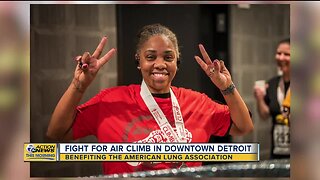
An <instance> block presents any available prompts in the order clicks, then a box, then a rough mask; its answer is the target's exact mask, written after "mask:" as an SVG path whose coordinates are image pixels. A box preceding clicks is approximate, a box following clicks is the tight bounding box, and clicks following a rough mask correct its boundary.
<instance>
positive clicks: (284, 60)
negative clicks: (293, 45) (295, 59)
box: [275, 43, 290, 73]
mask: <svg viewBox="0 0 320 180" xmlns="http://www.w3.org/2000/svg"><path fill="white" fill-rule="evenodd" d="M275 58H276V60H277V64H278V67H279V68H280V69H281V71H282V72H283V73H289V71H290V44H288V43H281V44H279V46H278V48H277V52H276V56H275Z"/></svg>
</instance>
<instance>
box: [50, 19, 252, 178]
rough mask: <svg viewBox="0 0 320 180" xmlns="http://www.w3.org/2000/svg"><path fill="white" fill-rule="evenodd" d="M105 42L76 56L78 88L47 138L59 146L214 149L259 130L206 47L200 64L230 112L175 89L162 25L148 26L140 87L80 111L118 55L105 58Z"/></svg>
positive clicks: (140, 53) (142, 166)
mask: <svg viewBox="0 0 320 180" xmlns="http://www.w3.org/2000/svg"><path fill="white" fill-rule="evenodd" d="M106 42H107V38H106V37H103V38H102V40H101V42H100V44H99V45H98V47H97V49H96V50H95V52H94V53H93V54H92V55H90V54H89V53H88V52H85V53H84V54H83V55H82V56H78V57H77V58H76V59H77V61H78V66H77V67H76V70H75V73H74V78H73V80H72V83H71V84H70V86H69V87H68V89H67V90H66V92H65V93H64V95H63V96H62V98H61V99H60V101H59V102H58V104H57V106H56V108H55V110H54V112H53V114H52V117H51V120H50V123H49V127H48V131H47V136H48V137H49V138H51V139H55V140H60V141H69V140H75V139H78V138H81V137H85V136H88V135H94V136H96V137H97V139H98V141H99V142H103V143H108V142H113V143H115V142H138V143H164V142H168V143H170V142H187V143H189V142H203V143H205V142H208V140H209V138H210V135H216V136H224V135H225V134H227V133H230V134H231V135H244V134H247V133H249V132H251V131H252V130H253V123H252V120H251V117H250V114H249V110H248V109H247V106H246V105H245V103H244V101H243V100H242V98H241V96H240V94H239V92H238V91H237V89H236V88H235V85H234V84H233V82H232V80H231V76H230V73H229V71H228V70H227V68H226V67H225V65H224V63H223V61H219V60H214V61H212V60H211V59H210V57H209V56H208V54H207V52H206V50H205V48H204V47H203V45H201V44H200V45H199V48H200V51H201V54H202V57H203V59H204V61H203V60H202V58H200V57H199V56H195V60H196V61H197V62H198V63H199V65H200V66H201V68H202V69H203V71H204V72H205V73H206V74H207V75H208V76H209V78H210V79H211V81H212V82H213V84H215V85H216V86H217V87H218V88H219V89H220V90H221V92H222V93H223V95H224V98H225V99H226V102H227V105H221V104H218V103H216V102H214V101H213V100H211V99H210V98H209V97H207V96H206V95H205V94H202V93H199V92H195V91H192V90H190V89H184V88H178V87H174V86H171V82H172V80H173V78H174V77H175V75H176V72H177V70H178V67H179V63H180V60H179V56H180V52H179V46H178V40H177V38H176V35H175V34H174V33H173V32H172V31H171V30H169V29H168V28H167V27H165V26H163V25H160V24H151V25H147V26H144V27H143V28H142V29H141V30H140V32H139V33H138V43H137V51H136V55H135V59H136V61H137V64H138V66H137V68H138V70H139V71H141V75H142V78H143V80H142V83H141V85H135V84H132V85H129V86H119V87H113V88H108V89H104V90H102V91H101V92H100V93H99V94H98V95H96V96H95V97H93V98H92V99H90V100H89V101H88V102H86V103H84V104H82V105H78V103H79V102H80V100H81V98H82V96H83V94H84V92H85V90H86V88H87V87H88V86H89V85H90V83H91V82H92V81H93V79H94V77H95V76H96V74H97V72H98V70H99V69H100V68H101V67H102V66H103V65H104V64H105V63H106V62H108V61H109V60H110V59H111V58H112V56H113V55H114V54H115V53H116V50H115V49H114V48H113V49H111V50H110V51H109V52H108V53H106V54H105V55H104V56H103V57H101V58H99V57H100V55H101V52H102V50H103V48H104V46H105V44H106ZM182 165H183V166H188V167H191V166H200V165H201V162H186V163H180V162H179V163H178V162H154V163H150V162H148V163H146V162H103V171H104V174H113V173H129V172H135V171H146V170H158V169H166V168H179V167H181V166H182Z"/></svg>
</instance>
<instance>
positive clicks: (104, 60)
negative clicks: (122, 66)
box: [99, 48, 117, 67]
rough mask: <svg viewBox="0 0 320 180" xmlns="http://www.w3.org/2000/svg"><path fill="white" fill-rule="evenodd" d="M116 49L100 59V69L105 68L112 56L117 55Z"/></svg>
mask: <svg viewBox="0 0 320 180" xmlns="http://www.w3.org/2000/svg"><path fill="white" fill-rule="evenodd" d="M116 51H117V50H116V49H115V48H112V49H111V50H110V51H109V52H107V54H105V55H104V56H103V57H102V58H100V59H99V67H101V66H103V65H104V64H105V63H106V62H108V61H109V60H110V59H111V58H112V56H113V55H114V54H115V53H116Z"/></svg>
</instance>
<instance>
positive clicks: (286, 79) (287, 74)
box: [282, 73, 290, 82]
mask: <svg viewBox="0 0 320 180" xmlns="http://www.w3.org/2000/svg"><path fill="white" fill-rule="evenodd" d="M282 77H283V80H284V81H285V82H289V81H290V73H284V74H283V76H282Z"/></svg>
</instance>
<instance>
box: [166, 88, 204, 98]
mask: <svg viewBox="0 0 320 180" xmlns="http://www.w3.org/2000/svg"><path fill="white" fill-rule="evenodd" d="M172 90H173V92H175V93H177V95H178V96H179V97H189V98H204V97H207V95H206V94H204V93H201V92H198V91H196V90H193V89H190V88H184V87H176V86H172Z"/></svg>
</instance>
